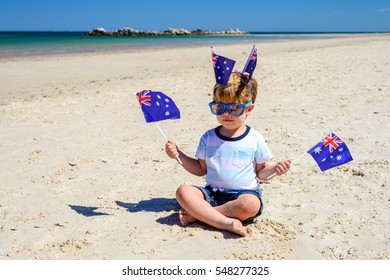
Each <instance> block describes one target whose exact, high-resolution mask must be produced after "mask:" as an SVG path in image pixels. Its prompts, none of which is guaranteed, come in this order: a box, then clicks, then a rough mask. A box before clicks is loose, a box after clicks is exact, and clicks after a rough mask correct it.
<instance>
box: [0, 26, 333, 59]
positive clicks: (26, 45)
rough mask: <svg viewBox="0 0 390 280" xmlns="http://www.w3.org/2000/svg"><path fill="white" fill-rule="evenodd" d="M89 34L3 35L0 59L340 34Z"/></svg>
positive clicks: (37, 33)
mask: <svg viewBox="0 0 390 280" xmlns="http://www.w3.org/2000/svg"><path fill="white" fill-rule="evenodd" d="M85 33H86V32H4V31H3V32H0V58H10V57H20V56H32V55H48V54H52V55H54V54H63V53H78V52H100V51H131V50H137V49H141V48H168V47H181V46H218V45H223V44H235V43H244V42H248V44H256V43H259V42H265V41H282V40H302V39H315V38H318V39H324V38H330V37H334V36H335V34H339V33H283V32H281V33H271V32H269V33H268V32H267V33H264V32H251V33H249V34H246V35H215V36H214V35H207V36H155V37H110V36H107V37H94V36H92V37H91V36H85Z"/></svg>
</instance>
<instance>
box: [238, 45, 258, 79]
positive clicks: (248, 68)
mask: <svg viewBox="0 0 390 280" xmlns="http://www.w3.org/2000/svg"><path fill="white" fill-rule="evenodd" d="M256 64H257V49H256V47H255V46H253V48H252V51H251V53H250V54H249V57H248V60H247V62H246V64H245V67H244V70H242V73H248V74H249V77H248V81H249V80H250V79H251V77H252V75H253V72H254V71H255V68H256Z"/></svg>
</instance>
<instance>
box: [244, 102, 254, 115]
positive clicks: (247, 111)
mask: <svg viewBox="0 0 390 280" xmlns="http://www.w3.org/2000/svg"><path fill="white" fill-rule="evenodd" d="M254 108H255V105H254V104H252V105H250V106H249V107H248V108H247V109H246V115H247V116H249V115H250V114H252V111H253V109H254Z"/></svg>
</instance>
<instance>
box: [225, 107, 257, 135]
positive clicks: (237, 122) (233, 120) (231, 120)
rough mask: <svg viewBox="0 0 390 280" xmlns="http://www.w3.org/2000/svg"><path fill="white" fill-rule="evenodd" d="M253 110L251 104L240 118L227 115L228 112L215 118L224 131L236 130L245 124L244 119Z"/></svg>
mask: <svg viewBox="0 0 390 280" xmlns="http://www.w3.org/2000/svg"><path fill="white" fill-rule="evenodd" d="M253 108H254V105H253V104H252V105H249V106H248V107H247V108H245V111H244V113H243V114H242V115H240V116H233V115H232V114H230V113H229V110H225V112H224V113H223V114H222V115H218V116H217V121H218V122H219V123H220V124H221V125H222V126H223V127H224V128H226V129H229V130H230V129H232V130H233V129H238V128H240V127H241V126H242V125H244V124H245V119H246V118H247V116H249V115H250V114H251V113H252V111H253Z"/></svg>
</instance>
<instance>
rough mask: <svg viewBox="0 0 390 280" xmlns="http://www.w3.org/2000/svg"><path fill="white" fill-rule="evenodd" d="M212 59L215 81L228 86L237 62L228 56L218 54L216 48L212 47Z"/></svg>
mask: <svg viewBox="0 0 390 280" xmlns="http://www.w3.org/2000/svg"><path fill="white" fill-rule="evenodd" d="M211 59H212V62H213V65H214V73H215V82H216V83H217V84H221V85H224V86H226V85H227V83H228V81H229V78H230V74H231V73H232V71H233V67H234V64H235V63H236V62H235V61H234V60H231V59H229V58H227V57H223V56H221V55H217V54H216V53H215V51H214V49H211Z"/></svg>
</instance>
